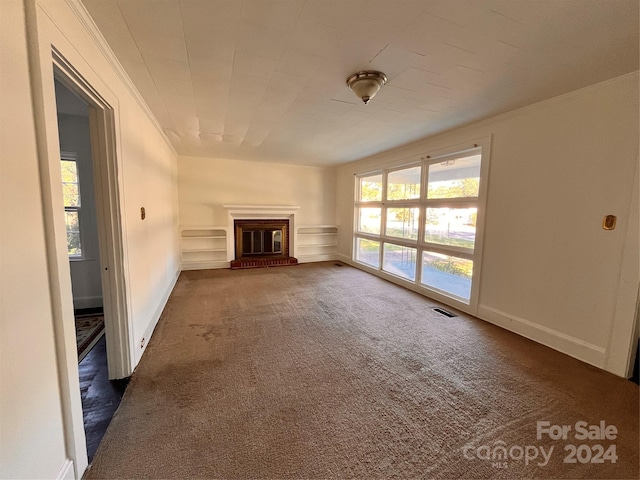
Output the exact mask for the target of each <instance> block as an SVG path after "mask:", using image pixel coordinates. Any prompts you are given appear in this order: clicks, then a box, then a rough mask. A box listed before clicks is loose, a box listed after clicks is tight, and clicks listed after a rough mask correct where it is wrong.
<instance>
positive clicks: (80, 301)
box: [73, 296, 103, 310]
mask: <svg viewBox="0 0 640 480" xmlns="http://www.w3.org/2000/svg"><path fill="white" fill-rule="evenodd" d="M102 306H103V304H102V296H98V297H73V308H74V309H75V310H82V309H84V308H98V307H102Z"/></svg>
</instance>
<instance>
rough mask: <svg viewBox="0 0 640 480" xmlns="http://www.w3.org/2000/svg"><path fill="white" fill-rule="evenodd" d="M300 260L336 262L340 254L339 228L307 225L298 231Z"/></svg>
mask: <svg viewBox="0 0 640 480" xmlns="http://www.w3.org/2000/svg"><path fill="white" fill-rule="evenodd" d="M296 230H297V234H298V236H297V246H296V249H297V250H298V254H297V256H298V260H299V261H300V262H301V263H303V262H319V261H324V260H335V259H336V256H337V254H338V227H337V226H335V225H307V226H302V227H298V228H297V229H296Z"/></svg>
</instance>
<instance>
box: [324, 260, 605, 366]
mask: <svg viewBox="0 0 640 480" xmlns="http://www.w3.org/2000/svg"><path fill="white" fill-rule="evenodd" d="M336 258H337V260H340V261H342V262H344V263H346V264H348V265H351V266H353V267H356V268H358V269H360V270H364V271H366V272H368V273H372V274H373V275H376V276H378V277H381V278H384V279H386V280H389V281H391V282H393V283H397V284H398V285H401V286H403V287H405V288H408V289H409V290H413V291H415V292H417V293H420V294H422V295H425V296H427V297H430V298H431V295H427V294H426V293H425V292H423V291H421V290H419V289H418V288H413V286H412V285H406V284H405V283H404V282H400V281H396V280H395V279H394V278H392V277H390V276H388V275H385V274H384V273H380V272H379V271H377V270H376V271H374V270H372V269H369V268H367V267H366V266H364V265H360V264H358V263H357V262H354V261H353V260H352V259H351V258H349V257H348V256H346V255H341V254H338V255H337V256H336ZM436 300H438V301H442V300H440V299H438V298H436ZM443 303H446V304H449V303H448V302H446V301H443ZM456 308H458V309H459V310H462V311H465V309H464V308H460V307H456ZM476 316H477V317H478V318H480V319H481V320H485V321H487V322H489V323H492V324H494V325H497V326H499V327H502V328H504V329H505V330H509V331H510V332H513V333H516V334H518V335H521V336H523V337H525V338H528V339H530V340H533V341H534V342H537V343H540V344H542V345H545V346H547V347H550V348H553V349H554V350H558V351H559V352H562V353H565V354H567V355H569V356H571V357H574V358H577V359H578V360H581V361H583V362H585V363H588V364H590V365H593V366H595V367H598V368H604V367H605V353H606V352H605V349H604V348H603V347H599V346H597V345H593V344H591V343H588V342H585V341H583V340H580V339H579V338H575V337H572V336H570V335H567V334H564V333H562V332H558V331H556V330H553V329H551V328H548V327H545V326H542V325H539V324H537V323H535V322H532V321H530V320H527V319H525V318H520V317H517V316H515V315H510V314H508V313H506V312H502V311H500V310H497V309H495V308H492V307H488V306H486V305H480V306H479V307H478V312H477V314H476Z"/></svg>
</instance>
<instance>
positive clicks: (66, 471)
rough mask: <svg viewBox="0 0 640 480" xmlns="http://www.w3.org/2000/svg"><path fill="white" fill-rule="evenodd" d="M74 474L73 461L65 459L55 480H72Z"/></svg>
mask: <svg viewBox="0 0 640 480" xmlns="http://www.w3.org/2000/svg"><path fill="white" fill-rule="evenodd" d="M74 479H75V472H74V471H73V460H70V459H68V458H67V459H66V460H65V461H64V463H63V464H62V467H60V471H58V474H57V475H56V480H74Z"/></svg>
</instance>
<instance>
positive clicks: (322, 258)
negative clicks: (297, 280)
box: [296, 253, 338, 263]
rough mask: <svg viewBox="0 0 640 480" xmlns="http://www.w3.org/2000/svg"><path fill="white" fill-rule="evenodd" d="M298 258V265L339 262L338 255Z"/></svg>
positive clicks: (303, 256) (322, 254)
mask: <svg viewBox="0 0 640 480" xmlns="http://www.w3.org/2000/svg"><path fill="white" fill-rule="evenodd" d="M296 258H297V259H298V263H311V262H332V261H334V260H337V258H338V255H337V254H335V253H316V254H314V255H299V256H297V257H296Z"/></svg>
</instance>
